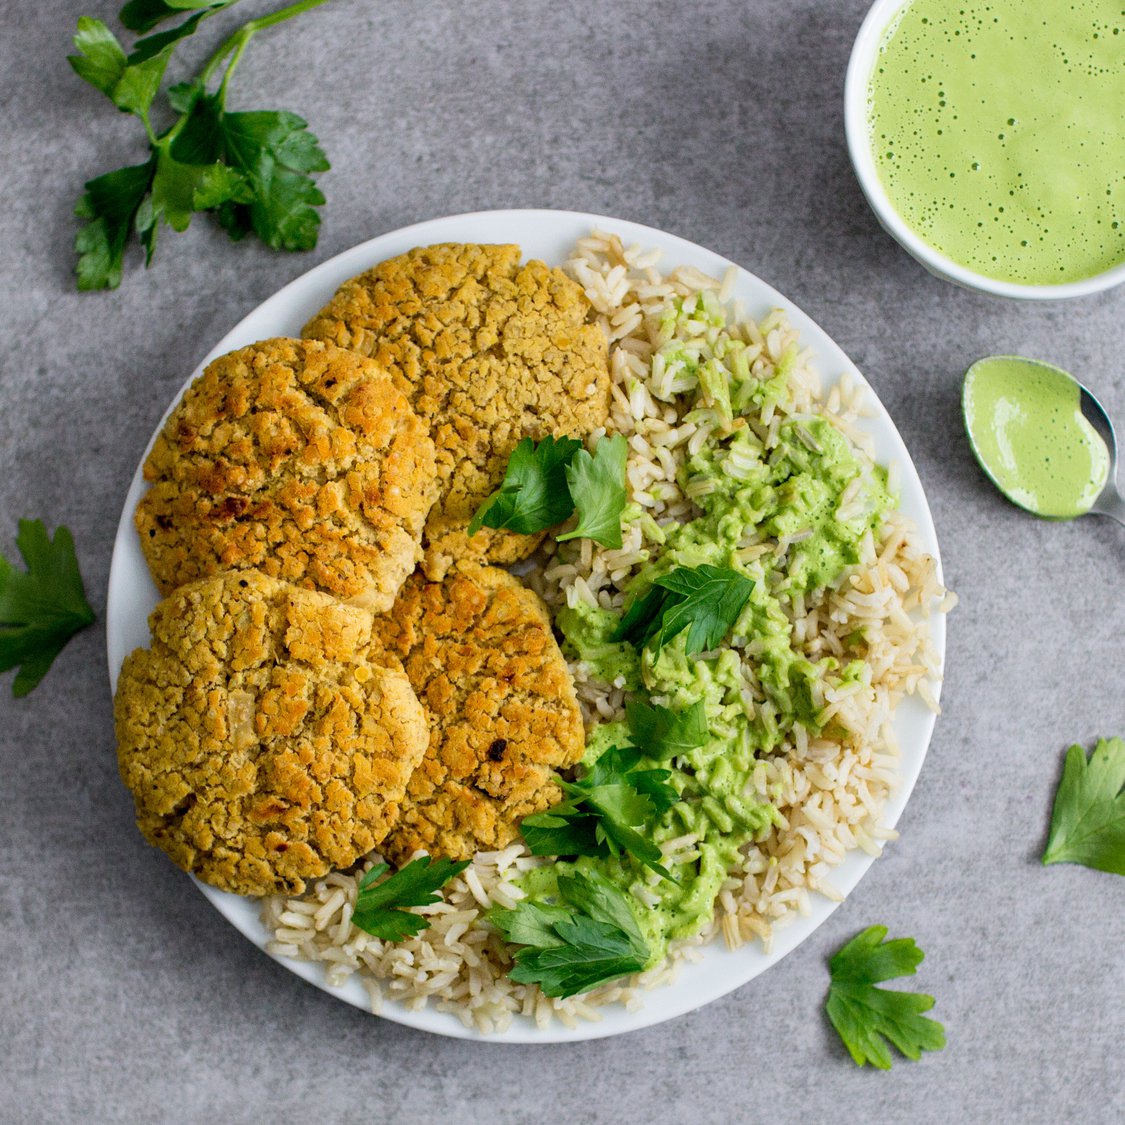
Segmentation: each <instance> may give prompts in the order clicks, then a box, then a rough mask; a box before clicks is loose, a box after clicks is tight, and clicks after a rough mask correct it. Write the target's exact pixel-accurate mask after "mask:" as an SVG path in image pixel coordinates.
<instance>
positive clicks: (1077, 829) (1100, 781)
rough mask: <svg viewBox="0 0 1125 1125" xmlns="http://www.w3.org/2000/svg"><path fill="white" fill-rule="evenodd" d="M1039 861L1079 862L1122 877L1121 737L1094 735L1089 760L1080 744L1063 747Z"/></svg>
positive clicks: (1124, 802)
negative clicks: (1095, 741) (1095, 740)
mask: <svg viewBox="0 0 1125 1125" xmlns="http://www.w3.org/2000/svg"><path fill="white" fill-rule="evenodd" d="M1043 863H1044V865H1046V864H1049V863H1081V864H1082V865H1083V866H1085V867H1093V868H1096V869H1097V870H1098V871H1108V872H1110V873H1111V874H1114V875H1125V741H1123V740H1122V739H1120V738H1102V739H1099V740H1098V744H1097V746H1095V747H1094V751H1093V753H1092V754H1091V755H1090V759H1089V761H1087V760H1086V751H1085V750H1084V749H1083V748H1082V747H1081V746H1072V747H1071V748H1070V749H1069V750H1067V752H1066V762H1065V764H1064V765H1063V775H1062V781H1060V782H1059V787H1058V790H1057V792H1056V793H1055V807H1054V810H1053V811H1052V813H1051V831H1050V834H1049V836H1048V837H1047V848H1046V850H1045V851H1044V852H1043Z"/></svg>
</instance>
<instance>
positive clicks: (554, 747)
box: [375, 564, 585, 863]
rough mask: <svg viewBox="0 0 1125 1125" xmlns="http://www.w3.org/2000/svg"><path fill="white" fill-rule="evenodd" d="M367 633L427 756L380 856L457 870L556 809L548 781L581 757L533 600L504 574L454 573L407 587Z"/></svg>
mask: <svg viewBox="0 0 1125 1125" xmlns="http://www.w3.org/2000/svg"><path fill="white" fill-rule="evenodd" d="M375 633H376V637H377V638H378V640H380V641H381V642H382V643H383V644H384V645H385V646H386V649H387V651H388V653H389V654H390V655H393V656H397V657H398V658H399V659H400V660H401V661H402V664H403V667H404V668H405V670H406V674H407V676H409V677H410V683H411V684H412V686H413V687H414V690H415V691H416V692H417V693H418V698H419V699H420V700H421V702H422V705H423V707H424V708H425V710H426V711H427V713H428V718H429V722H430V745H429V748H428V749H427V751H426V754H425V756H424V758H423V759H422V761H421V763H420V764H419V766H418V768H417V769H416V770H415V771H414V774H413V775H412V776H411V779H410V783H409V784H408V785H407V790H406V797H405V798H404V800H403V808H402V815H401V816H400V818H399V820H398V822H397V824H396V825H395V826H394V828H393V829H392V830H391V832H390V834H389V835H388V837H387V839H386V841H385V842H384V844H383V846H382V851H383V852H384V853H385V854H386V855H387V856H388V857H389V858H391V859H392V860H393V861H394V862H396V863H402V862H404V861H405V860H407V859H409V858H410V855H411V854H412V853H413V852H414V851H415V850H417V849H421V850H424V851H427V852H429V853H430V854H431V855H443V856H449V857H451V858H453V859H468V858H469V857H471V856H472V855H473V853H474V852H477V851H488V850H491V849H494V848H502V847H504V846H506V845H507V844H509V843H511V841H512V840H514V839H515V837H516V835H517V833H518V831H519V823H520V821H521V820H522V819H523V818H524V817H525V816H528V815H530V814H531V813H533V812H539V811H541V810H542V809H545V808H547V807H548V806H550V805H553V804H555V803H556V802H557V801H559V800H560V799H561V796H562V794H561V791H560V789H559V786H558V785H557V783H556V782H555V781H554V780H553V776H552V775H553V772H554V770H556V769H563V768H565V767H567V766H571V765H574V764H575V763H576V762H577V761H578V760H579V758H581V756H582V751H583V747H584V744H585V734H584V731H583V726H582V715H581V713H580V712H579V709H578V702H577V699H576V697H575V693H574V684H573V683H572V681H571V678H570V672H569V671H568V669H567V666H566V661H565V660H564V659H563V656H562V653H561V652H560V651H559V647H558V645H557V644H556V643H555V638H554V635H553V634H552V632H551V623H550V618H549V617H548V614H547V610H546V607H545V606H544V605H543V603H542V601H541V600H540V599H539V597H538V595H537V594H535V593H533V592H532V591H531V590H528V589H527V588H526V587H524V586H523V585H522V584H521V583H520V582H519V580H518V579H516V578H514V577H512V575H510V574H509V573H508V572H507V571H504V570H499V569H497V568H496V567H491V566H477V565H473V564H462V566H461V567H458V568H455V569H453V570H451V571H450V572H449V573H448V574H447V575H446V577H445V579H444V580H443V581H441V582H427V581H426V579H425V578H424V577H423V576H422V575H421V574H418V573H416V574H414V575H413V576H412V577H411V578H410V579H408V580H407V583H406V585H405V586H404V587H403V590H402V593H401V594H400V595H399V599H398V602H397V603H396V604H395V607H394V610H393V611H392V612H391V613H389V614H386V615H385V616H383V617H379V618H376V621H375Z"/></svg>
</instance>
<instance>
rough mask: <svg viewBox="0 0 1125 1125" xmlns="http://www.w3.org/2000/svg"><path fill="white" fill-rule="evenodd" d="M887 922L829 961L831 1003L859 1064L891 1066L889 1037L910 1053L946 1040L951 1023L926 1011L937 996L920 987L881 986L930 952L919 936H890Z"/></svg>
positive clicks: (916, 1053)
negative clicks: (944, 1023)
mask: <svg viewBox="0 0 1125 1125" xmlns="http://www.w3.org/2000/svg"><path fill="white" fill-rule="evenodd" d="M886 936H887V927H886V926H869V927H868V928H867V929H866V930H864V931H863V932H862V933H861V934H857V935H856V936H855V937H854V938H852V940H851V941H849V942H848V943H847V945H845V946H843V947H842V948H841V949H840V950H838V951H837V953H836V954H835V955H834V956H833V958H832V960H831V961H830V962H829V969H830V970H831V973H832V983H831V985H829V988H828V1000H827V1003H826V1004H825V1009H826V1011H827V1013H828V1018H829V1020H831V1022H832V1026H833V1027H834V1028H835V1029H836V1031H837V1032H838V1033H839V1035H840V1038H841V1039H842V1040H843V1041H844V1046H845V1047H847V1049H848V1053H849V1054H850V1055H851V1056H852V1058H853V1059H854V1060H855V1062H856V1063H857V1064H858V1065H859V1066H865V1065H866V1064H867V1063H871V1064H872V1065H873V1066H876V1067H878V1068H879V1069H880V1070H890V1068H891V1053H890V1050H889V1049H888V1046H887V1044H888V1041H889V1042H890V1043H893V1044H894V1046H896V1047H897V1048H898V1049H899V1050H900V1051H901V1052H902V1053H903V1054H904V1055H905V1056H906V1057H907V1058H908V1059H915V1060H916V1059H918V1058H920V1057H921V1054H922V1052H923V1051H940V1050H941V1048H942V1047H944V1046H945V1029H944V1028H943V1027H942V1025H941V1024H940V1023H938V1022H937V1020H932V1019H929V1018H927V1017H926V1016H923V1015H922V1013H923V1012H928V1011H929V1010H930V1009H931V1008H932V1007H933V1006H934V998H933V997H932V996H925V995H923V994H921V993H918V992H898V991H894V990H892V989H888V988H876V987H875V985H876V984H877V983H879V982H880V981H885V980H892V979H894V978H895V977H905V976H913V975H914V973H915V972H916V971H917V969H918V966H919V965H920V964H921V963H922V961H923V959H924V958H925V954H924V953H923V952H922V951H921V950H920V949H919V948H918V946H917V945H915V944H914V939H913V938H895V939H894V940H893V941H885V940H884V939H885V938H886Z"/></svg>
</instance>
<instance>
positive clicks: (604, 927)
mask: <svg viewBox="0 0 1125 1125" xmlns="http://www.w3.org/2000/svg"><path fill="white" fill-rule="evenodd" d="M557 884H558V896H557V898H558V901H557V902H555V903H547V902H539V901H537V900H535V899H530V898H528V899H523V900H522V901H521V902H519V903H517V905H516V907H515V909H514V910H498V909H496V908H495V907H494V908H493V909H492V910H491V911H490V912H489V915H488V916H489V918H490V920H491V921H492V923H493V924H494V925H495V926H496V927H497V928H498V929H499V930H500V931H501V933H502V934H503V935H504V937H505V939H506V940H507V941H509V942H511V943H512V944H513V945H516V946H519V947H520V948H517V949H516V951H515V954H514V957H515V962H516V963H515V966H514V967H513V969H512V971H511V974H510V976H511V978H512V980H514V981H516V982H517V983H518V984H538V985H539V987H540V988H541V989H542V990H543V992H544V994H545V995H547V996H574V995H576V994H577V993H580V992H589V991H590V989H591V988H594V987H595V986H597V985H599V984H604V983H605V982H606V981H610V980H615V979H616V978H617V977H621V976H625V975H626V974H628V973H635V972H637V971H639V970H640V969H643V968H644V966H645V963H646V962H647V961H648V959H649V956H650V951H649V948H648V944H647V942H646V941H645V939H644V937H643V935H642V934H641V931H640V927H639V926H638V925H637V919H636V917H635V916H634V914H633V911H632V909H631V907H630V906H629V900H628V898H627V897H626V895H625V893H624V892H623V891H620V890H618V888H617V887H615V886H614V885H613V884H612V883H611V882H610V881H609V880H608V879H607V878H606V877H605V876H604V875H601V874H600V873H599V872H597V871H587V872H584V873H583V874H581V875H578V874H575V875H559V877H558V880H557Z"/></svg>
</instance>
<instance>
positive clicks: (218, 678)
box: [114, 570, 428, 895]
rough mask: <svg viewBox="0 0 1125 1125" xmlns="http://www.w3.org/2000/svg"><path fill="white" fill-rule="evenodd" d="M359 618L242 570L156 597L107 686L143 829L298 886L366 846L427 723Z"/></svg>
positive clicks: (197, 859)
mask: <svg viewBox="0 0 1125 1125" xmlns="http://www.w3.org/2000/svg"><path fill="white" fill-rule="evenodd" d="M371 622H372V616H371V614H370V613H368V612H367V611H366V610H363V609H360V608H357V607H355V606H346V605H343V604H342V603H340V602H337V601H336V600H335V599H333V598H331V597H329V596H328V595H326V594H321V593H318V592H316V591H312V590H303V589H300V588H299V587H296V586H291V585H289V584H287V583H284V582H279V581H277V580H275V579H273V578H269V577H267V576H266V575H263V574H260V573H258V572H257V571H249V570H248V571H232V572H228V573H226V574H222V575H218V576H215V577H213V578H208V579H203V580H202V581H199V582H195V583H192V584H190V585H188V586H184V587H182V588H181V589H179V590H177V592H176V593H175V594H174V595H173V596H172V597H170V598H167V599H166V600H165V601H163V602H161V603H160V604H159V605H158V606H157V607H156V609H154V610H153V612H152V615H151V617H150V618H149V625H150V628H151V631H152V647H151V649H137V650H136V651H135V652H133V653H132V654H131V655H130V656H128V657H127V658H126V660H125V663H124V665H123V666H122V670H121V677H120V680H119V683H118V687H117V694H116V697H115V699H114V718H115V722H116V727H117V759H118V765H119V767H120V770H121V776H122V779H123V780H124V782H125V784H126V785H127V786H128V788H129V789H130V791H131V792H132V793H133V797H134V799H135V801H136V812H137V826H138V827H139V828H140V830H141V832H142V833H143V834H144V836H145V838H146V839H147V840H148V841H149V843H151V844H154V845H156V846H157V847H159V848H162V849H163V850H164V851H165V852H167V853H168V855H169V856H171V858H172V859H173V860H174V861H175V862H176V863H177V864H178V865H179V866H180V867H182V868H183V869H184V870H185V871H190V872H192V873H194V874H195V875H198V876H199V878H201V879H202V880H203V881H204V882H207V883H210V884H212V885H213V886H216V887H219V888H221V889H222V890H225V891H233V892H234V893H235V894H244V895H248V894H269V893H274V892H278V891H288V892H293V893H300V892H301V891H303V890H304V888H305V882H306V880H308V879H314V878H319V877H320V876H322V875H325V874H327V873H328V872H329V871H331V870H334V869H340V868H347V867H349V866H351V865H352V864H353V863H354V862H355V861H356V860H357V859H359V858H360V857H361V856H363V855H365V854H366V853H367V852H369V851H371V850H372V849H373V848H375V847H376V846H377V845H378V844H379V843H380V842H381V841H382V840H383V838H384V836H385V835H386V833H387V831H388V829H389V828H390V826H391V825H392V824H393V822H394V821H395V819H396V818H397V816H398V814H399V809H400V802H401V800H402V796H403V793H404V792H405V789H406V783H407V779H408V778H409V777H410V774H411V772H412V771H413V770H414V768H415V766H416V765H417V764H418V762H419V761H420V760H421V758H422V755H423V754H424V752H425V750H426V746H427V741H428V727H427V721H426V715H425V712H424V711H423V710H422V707H421V705H420V704H419V702H418V699H417V697H416V696H415V695H414V692H413V691H412V689H411V687H410V684H409V682H408V680H407V678H406V676H405V675H403V673H402V671H401V670H400V669H398V668H387V667H385V666H384V665H383V663H382V662H379V661H373V660H372V659H371V657H370V655H369V649H368V644H369V642H370V640H371Z"/></svg>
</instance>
